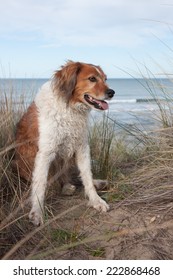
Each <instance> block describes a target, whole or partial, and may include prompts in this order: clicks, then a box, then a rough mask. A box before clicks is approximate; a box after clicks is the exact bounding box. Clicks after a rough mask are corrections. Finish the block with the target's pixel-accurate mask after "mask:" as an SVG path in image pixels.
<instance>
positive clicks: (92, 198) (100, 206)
mask: <svg viewBox="0 0 173 280" xmlns="http://www.w3.org/2000/svg"><path fill="white" fill-rule="evenodd" d="M76 163H77V166H78V169H79V171H80V176H81V179H82V182H83V185H84V188H85V193H86V195H87V196H88V198H89V205H91V206H93V207H94V208H95V209H97V210H99V211H103V212H106V211H108V210H109V206H108V204H107V203H106V202H105V201H104V200H103V199H102V198H101V197H99V195H98V194H97V192H96V189H95V187H94V184H93V179H92V173H91V160H90V149H89V145H85V146H83V147H80V148H79V149H78V151H77V152H76Z"/></svg>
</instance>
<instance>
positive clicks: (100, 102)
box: [93, 98, 109, 110]
mask: <svg viewBox="0 0 173 280" xmlns="http://www.w3.org/2000/svg"><path fill="white" fill-rule="evenodd" d="M93 101H94V102H93V103H94V106H95V107H96V108H97V109H100V110H107V109H108V107H109V106H108V103H107V102H105V101H103V100H97V99H95V98H93Z"/></svg>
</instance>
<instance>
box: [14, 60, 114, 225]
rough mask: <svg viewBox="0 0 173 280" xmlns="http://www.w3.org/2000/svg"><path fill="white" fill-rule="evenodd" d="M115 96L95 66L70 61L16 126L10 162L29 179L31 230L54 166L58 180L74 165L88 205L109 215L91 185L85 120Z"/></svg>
mask: <svg viewBox="0 0 173 280" xmlns="http://www.w3.org/2000/svg"><path fill="white" fill-rule="evenodd" d="M114 93H115V92H114V91H113V90H112V89H110V88H109V87H108V85H107V84H106V75H105V74H104V72H103V71H102V69H101V68H100V67H99V66H95V65H92V64H86V63H81V62H72V61H69V62H68V63H67V64H66V65H64V66H63V67H61V69H60V70H59V71H57V72H55V75H54V77H53V78H52V80H51V81H50V82H47V83H45V84H44V85H43V86H42V88H41V89H40V91H39V92H38V94H37V95H36V98H35V100H34V102H33V103H32V104H31V105H30V107H29V108H28V110H27V112H26V113H25V114H24V116H23V117H22V119H21V120H20V121H19V123H18V126H17V133H16V155H15V159H16V163H17V165H18V170H19V173H20V175H21V177H24V178H25V179H27V180H29V179H31V188H32V191H31V204H32V209H31V211H30V214H29V218H30V220H31V221H32V222H33V223H34V224H35V225H39V224H40V223H42V222H43V216H42V215H43V208H44V197H45V190H46V186H47V183H48V174H49V169H50V165H51V163H52V162H55V161H56V167H57V172H56V176H55V177H54V179H57V178H59V177H60V176H61V175H62V173H68V168H69V163H70V162H71V159H72V158H73V159H75V163H76V165H77V167H78V169H79V172H80V177H81V180H82V183H83V185H84V188H85V193H86V195H87V197H88V198H89V203H90V205H91V206H93V207H94V208H96V209H97V210H99V211H107V210H108V209H109V206H108V205H107V203H106V202H105V201H104V200H102V199H101V198H100V197H99V196H98V194H97V192H96V190H95V187H94V184H93V179H92V173H91V165H90V149H89V145H88V137H87V130H88V128H87V126H88V125H87V120H88V114H89V111H90V109H92V108H94V109H97V110H106V109H108V104H107V102H106V101H105V100H106V99H108V100H109V99H111V98H112V97H113V96H114Z"/></svg>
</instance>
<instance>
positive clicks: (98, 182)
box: [93, 179, 109, 191]
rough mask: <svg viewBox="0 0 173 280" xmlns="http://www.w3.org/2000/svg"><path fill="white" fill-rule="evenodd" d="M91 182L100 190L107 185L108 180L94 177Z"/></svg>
mask: <svg viewBox="0 0 173 280" xmlns="http://www.w3.org/2000/svg"><path fill="white" fill-rule="evenodd" d="M93 184H94V187H95V188H96V190H98V191H101V190H104V189H106V188H107V187H108V185H109V182H108V180H100V179H94V180H93Z"/></svg>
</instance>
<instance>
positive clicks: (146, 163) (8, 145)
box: [0, 80, 173, 259]
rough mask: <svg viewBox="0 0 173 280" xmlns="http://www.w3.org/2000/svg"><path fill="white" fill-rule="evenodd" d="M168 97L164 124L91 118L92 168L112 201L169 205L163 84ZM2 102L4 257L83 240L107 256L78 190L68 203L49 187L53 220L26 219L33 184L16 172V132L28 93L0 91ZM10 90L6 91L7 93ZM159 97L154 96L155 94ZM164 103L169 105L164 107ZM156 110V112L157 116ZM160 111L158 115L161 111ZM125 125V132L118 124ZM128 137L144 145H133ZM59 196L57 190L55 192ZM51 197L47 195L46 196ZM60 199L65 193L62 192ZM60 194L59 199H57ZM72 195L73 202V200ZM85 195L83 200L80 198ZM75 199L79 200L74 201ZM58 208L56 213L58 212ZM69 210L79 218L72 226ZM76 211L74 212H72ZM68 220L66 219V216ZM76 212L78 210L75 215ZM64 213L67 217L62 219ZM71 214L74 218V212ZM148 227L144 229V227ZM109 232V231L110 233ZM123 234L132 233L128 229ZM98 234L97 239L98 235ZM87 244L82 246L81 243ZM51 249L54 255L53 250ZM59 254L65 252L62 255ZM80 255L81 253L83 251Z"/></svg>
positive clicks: (172, 160) (171, 157)
mask: <svg viewBox="0 0 173 280" xmlns="http://www.w3.org/2000/svg"><path fill="white" fill-rule="evenodd" d="M150 82H151V81H149V80H146V89H147V90H149V91H151V94H152V95H153V96H155V91H154V87H155V86H159V87H161V85H160V84H159V82H158V80H155V83H156V84H155V85H154V84H153V81H152V84H150ZM163 95H164V96H166V98H165V102H166V103H162V102H159V100H158V108H159V110H160V114H159V118H160V127H159V128H157V127H156V128H155V131H152V132H149V133H148V134H146V132H144V131H142V130H140V129H138V128H137V127H135V129H130V128H129V129H128V128H127V127H126V126H124V125H122V124H121V123H117V122H116V121H115V120H113V119H111V117H109V116H107V115H104V117H103V119H102V120H101V121H99V122H96V123H94V124H92V126H91V129H90V133H89V141H90V147H91V157H92V171H93V175H94V177H95V178H100V179H107V180H108V181H109V187H108V189H107V190H106V191H105V190H104V191H103V192H102V193H101V195H102V196H103V198H105V199H106V200H108V202H109V203H111V204H112V205H116V207H118V205H124V206H129V207H130V206H131V205H133V206H134V205H138V204H140V205H142V207H146V208H150V209H154V210H155V211H156V212H157V213H160V211H162V213H163V212H164V213H165V215H166V213H167V212H169V211H170V207H171V206H170V207H169V205H170V203H171V202H172V197H173V183H172V182H173V178H172V177H173V175H172V174H173V172H172V171H173V140H172V124H173V120H172V105H173V103H172V98H171V97H170V95H168V94H167V93H166V89H163ZM1 96H2V100H1V102H0V252H1V257H2V258H3V257H4V258H5V259H32V258H39V259H42V258H44V256H52V258H56V257H57V256H56V250H57V251H58V248H59V252H61V251H63V250H70V249H71V248H74V247H80V246H84V248H85V249H86V251H87V252H90V254H91V255H92V256H93V257H94V256H96V257H98V256H100V257H101V256H103V258H104V248H102V247H100V245H98V246H97V245H94V247H93V245H92V242H93V240H96V241H97V240H100V239H104V238H105V235H104V234H101V235H98V238H97V237H93V238H88V237H87V235H86V234H87V231H85V230H81V224H82V223H83V219H84V218H83V217H84V216H85V218H86V215H87V217H88V219H90V218H89V217H90V216H89V215H90V214H88V212H87V211H88V210H84V209H83V208H82V209H83V212H82V213H80V212H79V213H80V214H75V211H76V210H78V209H79V208H80V207H85V202H84V201H83V200H80V198H79V194H77V195H76V196H74V198H71V200H68V199H67V204H69V205H68V207H69V208H68V209H67V208H65V207H62V210H61V212H60V213H59V204H58V203H57V202H55V199H54V190H50V197H51V196H52V194H53V199H51V204H49V205H50V206H47V213H48V216H49V220H48V221H47V222H45V224H44V225H42V226H40V227H39V228H36V229H35V228H33V226H32V225H30V224H29V222H28V218H27V216H28V201H27V197H28V192H29V186H27V184H26V183H25V182H23V181H22V180H21V179H20V176H19V174H16V173H14V172H13V169H12V160H13V155H14V145H15V143H14V135H15V128H16V123H17V121H18V120H19V119H20V117H21V115H22V114H23V112H24V111H25V109H26V103H25V101H24V99H23V100H22V102H20V103H17V104H16V103H15V102H14V95H13V92H12V91H11V94H10V95H9V94H4V93H3V94H1ZM7 96H8V97H7ZM155 97H156V96H155ZM165 106H166V107H165ZM155 117H156V116H155V115H153V118H155ZM157 117H158V116H157ZM118 127H121V134H120V133H118V134H117V128H118ZM129 137H133V139H135V140H137V142H138V143H140V144H141V145H133V146H132V145H129V144H130V143H129V141H130V140H129V139H131V138H129ZM55 198H56V196H55ZM48 199H49V198H48ZM58 199H59V200H58V201H59V202H60V204H61V200H63V199H64V198H58ZM56 200H57V199H56ZM69 201H71V202H69ZM81 201H82V202H81ZM76 203H77V204H76ZM55 213H58V214H57V215H55ZM67 214H68V215H71V217H74V216H75V215H77V218H75V219H78V220H80V223H81V224H80V225H79V223H77V222H75V223H74V224H73V226H72V227H69V225H68V223H69V220H68V218H67ZM73 215H74V216H73ZM65 217H66V219H67V223H64V219H65ZM75 217H76V216H75ZM62 218H63V222H61V219H62ZM72 219H73V218H72ZM144 231H145V230H144ZM111 234H112V233H111V232H110V233H109V236H110V237H111ZM124 235H127V236H128V232H127V233H126V234H124ZM94 238H95V239H94ZM82 248H83V247H82ZM51 252H53V255H51V254H52V253H51ZM58 257H59V258H61V255H58ZM81 258H82V257H81Z"/></svg>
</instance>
